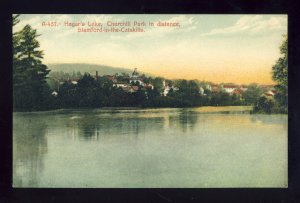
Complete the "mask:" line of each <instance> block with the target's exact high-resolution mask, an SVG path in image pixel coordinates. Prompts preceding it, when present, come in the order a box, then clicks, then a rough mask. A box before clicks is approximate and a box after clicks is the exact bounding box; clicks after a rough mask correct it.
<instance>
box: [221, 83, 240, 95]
mask: <svg viewBox="0 0 300 203" xmlns="http://www.w3.org/2000/svg"><path fill="white" fill-rule="evenodd" d="M238 88H239V86H237V85H223V89H224V90H225V92H227V93H229V94H231V93H232V92H233V91H234V90H235V89H238Z"/></svg>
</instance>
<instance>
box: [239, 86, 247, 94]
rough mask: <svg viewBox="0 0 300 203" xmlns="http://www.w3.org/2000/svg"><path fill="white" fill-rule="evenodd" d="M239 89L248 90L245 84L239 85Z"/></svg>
mask: <svg viewBox="0 0 300 203" xmlns="http://www.w3.org/2000/svg"><path fill="white" fill-rule="evenodd" d="M240 89H241V90H242V91H244V92H245V91H247V90H248V86H246V85H241V86H240Z"/></svg>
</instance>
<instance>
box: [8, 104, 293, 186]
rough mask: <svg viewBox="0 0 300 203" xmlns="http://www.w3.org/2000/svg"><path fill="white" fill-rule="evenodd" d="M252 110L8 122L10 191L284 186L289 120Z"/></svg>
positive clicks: (98, 113) (53, 116)
mask: <svg viewBox="0 0 300 203" xmlns="http://www.w3.org/2000/svg"><path fill="white" fill-rule="evenodd" d="M245 110H249V107H201V108H185V109H141V110H109V109H107V110H104V109H94V110H59V111H48V112H33V113H14V115H13V186H14V187H176V188H178V187H179V188H181V187H198V188H203V187H214V188H216V187H287V116H286V115H250V114H249V113H248V112H247V111H245Z"/></svg>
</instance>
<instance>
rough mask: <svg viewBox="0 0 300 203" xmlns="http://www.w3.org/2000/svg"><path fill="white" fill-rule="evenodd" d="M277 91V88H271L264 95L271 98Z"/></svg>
mask: <svg viewBox="0 0 300 203" xmlns="http://www.w3.org/2000/svg"><path fill="white" fill-rule="evenodd" d="M276 93H277V92H276V91H275V90H269V91H267V92H265V93H264V96H266V97H269V98H273V97H274V96H275V95H276Z"/></svg>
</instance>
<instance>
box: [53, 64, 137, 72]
mask: <svg viewBox="0 0 300 203" xmlns="http://www.w3.org/2000/svg"><path fill="white" fill-rule="evenodd" d="M47 66H48V68H49V69H50V70H51V71H53V72H56V71H63V72H65V73H72V72H74V71H75V72H77V71H80V72H81V73H85V72H87V73H90V74H93V75H94V74H95V73H96V71H98V74H99V75H111V74H115V73H119V74H121V73H132V71H133V68H132V69H128V68H120V67H112V66H106V65H97V64H85V63H57V64H47Z"/></svg>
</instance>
